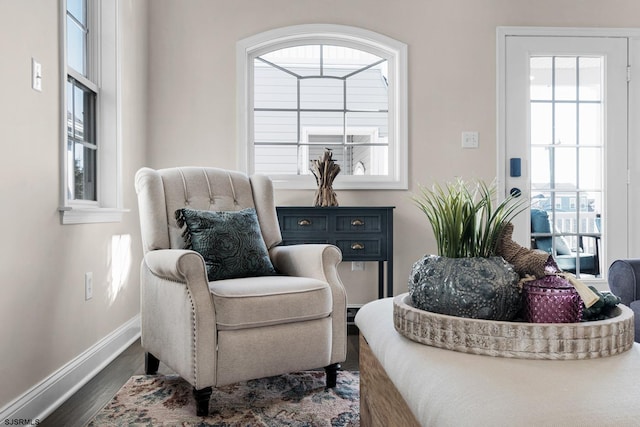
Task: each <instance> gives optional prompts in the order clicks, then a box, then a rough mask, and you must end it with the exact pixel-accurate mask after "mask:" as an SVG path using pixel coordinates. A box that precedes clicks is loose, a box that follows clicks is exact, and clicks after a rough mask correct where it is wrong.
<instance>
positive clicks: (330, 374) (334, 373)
mask: <svg viewBox="0 0 640 427" xmlns="http://www.w3.org/2000/svg"><path fill="white" fill-rule="evenodd" d="M339 369H340V364H339V363H334V364H333V365H329V366H325V367H324V372H325V374H326V376H327V388H334V387H335V386H336V382H337V381H338V370H339Z"/></svg>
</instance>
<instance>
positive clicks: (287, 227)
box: [276, 206, 394, 298]
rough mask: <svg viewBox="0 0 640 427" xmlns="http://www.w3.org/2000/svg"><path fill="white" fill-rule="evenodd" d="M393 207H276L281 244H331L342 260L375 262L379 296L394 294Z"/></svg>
mask: <svg viewBox="0 0 640 427" xmlns="http://www.w3.org/2000/svg"><path fill="white" fill-rule="evenodd" d="M393 209H394V208H393V206H365V207H356V206H335V207H313V206H278V207H276V210H277V212H278V221H279V223H280V231H281V233H282V244H283V245H295V244H302V243H330V244H332V245H336V246H337V247H339V248H340V250H341V251H342V259H343V261H378V298H383V297H384V263H385V262H386V263H387V296H389V297H391V296H393Z"/></svg>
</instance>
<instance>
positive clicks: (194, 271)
mask: <svg viewBox="0 0 640 427" xmlns="http://www.w3.org/2000/svg"><path fill="white" fill-rule="evenodd" d="M144 262H145V263H146V264H147V267H148V268H149V270H151V273H153V274H154V275H155V276H157V277H160V278H163V279H167V280H173V281H176V282H181V283H187V281H188V279H189V278H195V277H198V276H200V277H203V278H204V279H203V280H204V281H205V282H207V273H206V269H205V265H204V258H202V255H200V254H199V253H198V252H196V251H192V250H188V249H161V250H155V251H149V252H147V253H146V254H145V256H144Z"/></svg>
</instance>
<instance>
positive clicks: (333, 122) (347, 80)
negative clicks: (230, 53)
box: [238, 25, 407, 188]
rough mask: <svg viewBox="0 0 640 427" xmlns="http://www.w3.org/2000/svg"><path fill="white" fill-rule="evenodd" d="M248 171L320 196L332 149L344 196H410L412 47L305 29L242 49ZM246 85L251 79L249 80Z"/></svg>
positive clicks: (265, 36) (349, 31)
mask: <svg viewBox="0 0 640 427" xmlns="http://www.w3.org/2000/svg"><path fill="white" fill-rule="evenodd" d="M238 63H239V69H238V73H239V76H241V78H240V79H239V85H240V87H239V91H238V93H239V95H240V98H239V105H240V106H241V107H240V111H239V116H240V120H239V125H240V126H241V128H240V129H239V132H238V134H239V136H240V146H241V149H242V153H241V157H242V158H241V160H243V161H244V162H245V163H244V164H243V165H242V166H244V169H245V170H247V172H249V173H262V174H267V175H269V176H271V177H272V178H273V179H274V182H275V184H276V186H279V187H285V188H312V187H313V185H314V180H313V176H312V175H311V171H310V168H309V166H310V162H311V160H314V159H317V158H318V157H319V156H320V155H321V154H322V152H323V151H324V150H325V149H330V150H332V153H333V159H334V160H335V161H337V162H338V164H339V165H340V167H341V173H340V175H339V179H336V181H335V186H336V187H337V188H406V186H407V155H406V150H407V138H406V46H405V45H404V44H402V43H399V42H397V41H395V40H392V39H389V38H387V37H384V36H381V35H379V34H375V33H371V32H368V31H364V30H361V29H356V28H352V27H343V26H328V25H303V26H296V27H289V28H284V29H280V30H275V31H271V32H267V33H262V34H259V35H257V36H254V37H252V38H249V39H246V40H243V41H241V42H239V43H238ZM242 76H244V78H242Z"/></svg>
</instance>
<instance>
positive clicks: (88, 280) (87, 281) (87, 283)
mask: <svg viewBox="0 0 640 427" xmlns="http://www.w3.org/2000/svg"><path fill="white" fill-rule="evenodd" d="M91 298H93V273H91V272H89V273H84V300H85V301H89V300H90V299H91Z"/></svg>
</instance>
